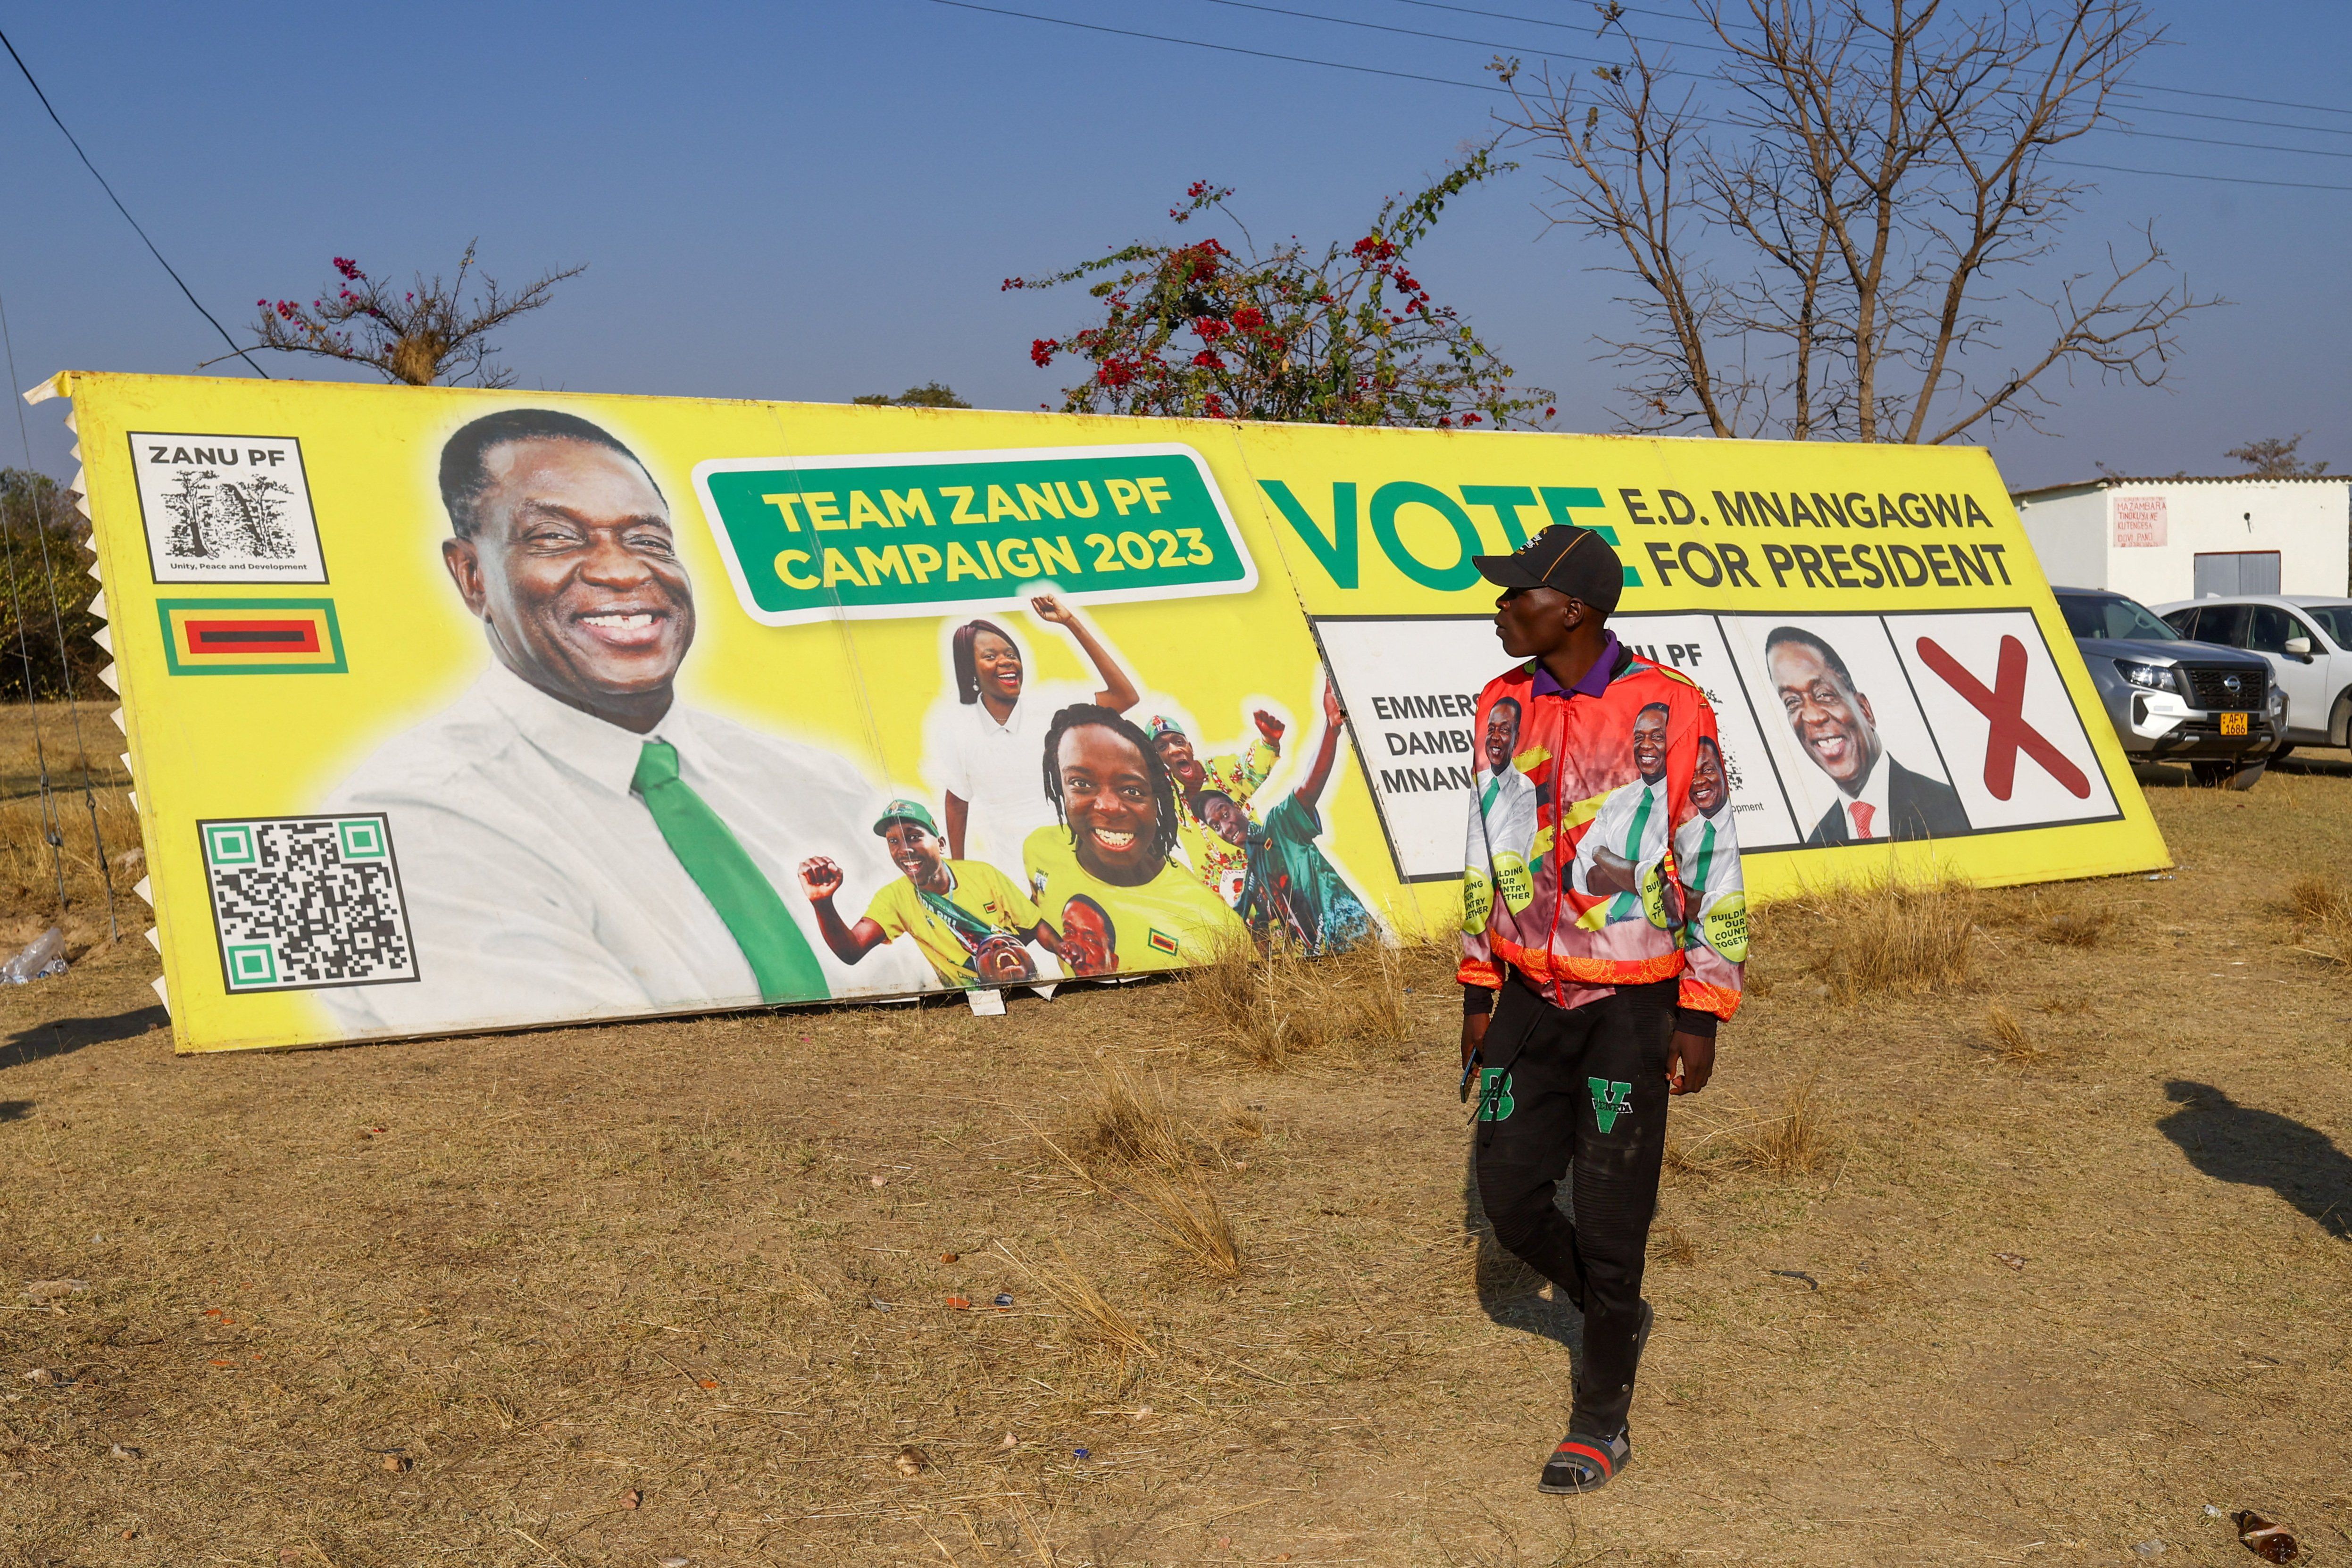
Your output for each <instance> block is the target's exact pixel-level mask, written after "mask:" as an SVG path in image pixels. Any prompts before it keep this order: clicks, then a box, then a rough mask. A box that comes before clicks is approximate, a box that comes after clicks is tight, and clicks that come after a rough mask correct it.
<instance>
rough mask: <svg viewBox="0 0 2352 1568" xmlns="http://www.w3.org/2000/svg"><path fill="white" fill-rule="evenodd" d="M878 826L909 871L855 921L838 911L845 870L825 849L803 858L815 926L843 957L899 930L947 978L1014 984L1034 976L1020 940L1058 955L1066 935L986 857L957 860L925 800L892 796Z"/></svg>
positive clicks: (853, 957) (857, 955) (860, 953)
mask: <svg viewBox="0 0 2352 1568" xmlns="http://www.w3.org/2000/svg"><path fill="white" fill-rule="evenodd" d="M874 831H875V833H876V834H877V836H878V837H880V838H881V839H882V840H883V841H884V842H885V843H887V845H888V846H889V847H890V858H891V860H892V861H893V862H894V863H895V864H896V865H897V866H898V869H899V870H901V871H903V872H904V873H906V875H905V876H904V877H903V878H902V879H899V880H898V881H896V882H893V883H891V884H890V885H889V886H888V887H887V888H884V889H882V890H881V891H880V892H878V893H877V894H875V895H874V898H873V901H872V902H870V903H868V904H867V905H866V913H865V914H864V916H862V917H861V918H860V919H859V920H858V921H857V923H856V925H854V926H853V925H846V924H845V923H843V921H842V918H841V913H840V911H839V910H836V909H835V908H834V904H833V899H834V895H835V894H836V893H838V892H839V891H840V890H841V868H840V867H838V866H836V865H835V864H834V863H833V862H832V861H831V860H829V859H827V858H824V856H822V855H819V856H814V857H812V858H809V859H807V860H803V862H801V889H802V890H803V892H805V893H807V895H808V898H809V902H810V903H811V904H813V905H814V906H815V910H816V921H817V929H818V930H819V931H822V932H823V933H824V941H825V945H826V946H827V947H830V948H832V949H833V952H834V956H835V957H836V958H838V959H840V960H841V961H842V962H843V963H856V962H857V961H858V960H859V959H861V958H864V957H865V956H866V954H867V953H868V952H872V951H873V950H874V949H876V948H877V947H880V946H882V945H883V944H885V943H886V942H893V941H896V940H897V939H898V938H899V937H901V936H905V937H910V938H912V939H913V941H914V943H915V945H916V947H918V948H919V949H920V950H921V952H922V954H923V956H924V958H926V959H928V960H929V962H930V965H931V968H932V969H933V970H934V971H936V972H937V973H938V974H939V977H940V980H941V981H943V982H945V983H946V984H950V985H960V986H998V985H1017V984H1022V983H1024V982H1025V981H1031V980H1034V979H1036V978H1037V966H1036V964H1035V963H1033V962H1032V961H1031V959H1030V957H1029V953H1028V952H1027V950H1026V949H1025V948H1024V945H1023V944H1024V943H1025V942H1035V943H1037V945H1038V946H1040V947H1042V948H1044V949H1045V951H1046V952H1051V953H1054V954H1055V955H1056V956H1059V954H1060V952H1061V942H1060V939H1059V937H1058V936H1057V935H1056V933H1055V930H1054V927H1053V926H1052V924H1051V923H1049V922H1048V921H1046V920H1045V917H1044V916H1043V915H1042V914H1040V913H1039V912H1038V909H1037V906H1036V904H1035V903H1034V901H1033V900H1031V899H1030V897H1029V896H1028V895H1027V894H1026V893H1024V892H1023V891H1022V890H1021V889H1020V886H1019V885H1018V884H1017V883H1015V882H1014V881H1013V879H1012V878H1010V877H1008V876H1006V875H1005V874H1004V873H1003V872H1002V871H1000V870H998V869H997V868H995V867H993V866H991V865H989V864H987V863H986V862H985V861H981V860H951V859H949V858H947V855H946V849H947V845H946V842H945V841H944V840H943V839H941V838H940V830H939V826H938V824H936V823H935V822H933V821H932V820H931V814H930V812H929V810H928V809H926V808H925V807H924V805H922V803H921V802H919V801H912V800H894V801H892V802H891V803H890V804H889V805H886V806H884V807H883V808H882V816H881V819H880V820H879V821H877V822H876V823H875V825H874Z"/></svg>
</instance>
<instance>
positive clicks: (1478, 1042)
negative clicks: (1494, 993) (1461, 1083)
mask: <svg viewBox="0 0 2352 1568" xmlns="http://www.w3.org/2000/svg"><path fill="white" fill-rule="evenodd" d="M1490 1016H1492V1015H1490V1014H1486V1013H1469V1014H1465V1015H1464V1016H1463V1019H1462V1065H1463V1066H1464V1067H1465V1068H1466V1067H1468V1066H1469V1065H1470V1053H1471V1052H1473V1051H1475V1050H1476V1049H1477V1048H1478V1047H1480V1046H1483V1045H1485V1044H1486V1020H1487V1018H1488V1017H1490Z"/></svg>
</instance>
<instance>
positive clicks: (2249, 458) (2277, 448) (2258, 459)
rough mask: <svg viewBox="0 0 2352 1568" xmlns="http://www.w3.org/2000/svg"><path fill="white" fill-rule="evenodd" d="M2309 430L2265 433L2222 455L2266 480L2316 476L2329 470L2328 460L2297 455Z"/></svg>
mask: <svg viewBox="0 0 2352 1568" xmlns="http://www.w3.org/2000/svg"><path fill="white" fill-rule="evenodd" d="M2310 434H2311V432H2310V431H2308V430H2305V431H2304V432H2303V433H2302V434H2301V435H2295V436H2284V437H2281V436H2265V437H2263V438H2262V439H2261V440H2259V441H2249V442H2247V443H2246V444H2245V445H2244V446H2242V447H2231V448H2230V449H2229V450H2228V451H2226V452H2224V453H2222V454H2221V456H2223V457H2225V458H2234V459H2235V460H2237V461H2238V462H2241V463H2243V464H2245V465H2246V467H2247V468H2252V470H2253V471H2254V472H2255V473H2257V474H2259V475H2261V476H2262V477H2263V479H2317V478H2318V477H2319V476H2320V475H2322V474H2324V473H2326V471H2327V465H2326V463H2307V462H2305V461H2304V460H2303V459H2302V458H2298V457H2296V456H2295V455H2294V453H2295V448H2296V447H2300V446H2302V445H2303V437H2305V436H2308V435H2310Z"/></svg>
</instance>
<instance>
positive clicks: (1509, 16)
mask: <svg viewBox="0 0 2352 1568" xmlns="http://www.w3.org/2000/svg"><path fill="white" fill-rule="evenodd" d="M1397 4H1398V5H1418V6H1421V7H1422V8H1423V10H1428V11H1454V12H1458V13H1460V14H1461V15H1463V16H1486V17H1490V18H1492V19H1493V20H1495V21H1497V22H1525V23H1527V24H1528V26H1534V27H1559V28H1561V29H1563V30H1565V31H1568V32H1573V33H1580V32H1582V31H1583V30H1584V27H1583V25H1582V24H1581V23H1578V22H1555V21H1552V20H1551V19H1549V17H1544V16H1519V15H1517V13H1515V12H1510V11H1486V10H1482V9H1480V8H1479V7H1477V6H1475V5H1447V4H1444V0H1397ZM1624 10H1625V14H1626V15H1628V16H1654V17H1657V18H1658V19H1660V20H1662V21H1667V22H1688V21H1691V20H1693V19H1694V18H1692V17H1689V16H1675V15H1674V14H1673V13H1672V12H1668V11H1645V10H1641V9H1638V8H1636V7H1634V6H1632V5H1628V6H1625V7H1624ZM1651 41H1652V42H1660V41H1663V40H1657V39H1653V40H1651ZM1691 47H1705V46H1691ZM2133 90H2134V91H2136V92H2167V93H2171V94H2173V95H2175V96H2177V97H2180V98H2212V99H2219V100H2222V101H2224V102H2227V103H2259V104H2261V105H2262V106H2263V108H2265V109H2306V110H2310V111H2311V112H2312V113H2314V114H2345V115H2352V109H2347V108H2345V107H2344V106H2343V105H2342V104H2336V103H2295V102H2293V101H2291V100H2284V99H2276V98H2254V97H2251V96H2249V95H2247V94H2245V93H2242V92H2213V91H2210V90H2202V89H2197V88H2193V87H2162V86H2158V84H2156V83H2153V82H2143V83H2140V84H2139V85H2138V86H2137V87H2136V88H2134V89H2133ZM2156 112H2158V113H2159V114H2177V113H2179V112H2181V111H2180V110H2157V111H2156ZM2256 123H2267V122H2263V121H2257V122H2256ZM2288 129H2294V130H2315V129H2317V127H2315V126H2295V127H2289V128H2288Z"/></svg>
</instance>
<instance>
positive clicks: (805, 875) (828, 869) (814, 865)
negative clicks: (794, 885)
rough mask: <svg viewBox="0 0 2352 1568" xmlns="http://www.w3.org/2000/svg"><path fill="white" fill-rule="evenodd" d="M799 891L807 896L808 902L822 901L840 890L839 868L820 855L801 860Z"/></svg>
mask: <svg viewBox="0 0 2352 1568" xmlns="http://www.w3.org/2000/svg"><path fill="white" fill-rule="evenodd" d="M801 891H803V893H806V894H807V895H808V896H809V902H811V903H813V904H815V903H823V902H824V900H827V899H829V898H831V897H833V896H834V894H835V893H837V892H839V891H841V868H840V867H838V866H836V865H835V864H834V863H833V862H832V861H830V860H828V859H826V858H824V856H822V855H816V856H812V857H811V858H808V859H806V860H803V861H802V862H801Z"/></svg>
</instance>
